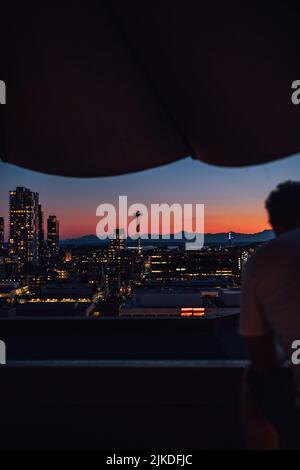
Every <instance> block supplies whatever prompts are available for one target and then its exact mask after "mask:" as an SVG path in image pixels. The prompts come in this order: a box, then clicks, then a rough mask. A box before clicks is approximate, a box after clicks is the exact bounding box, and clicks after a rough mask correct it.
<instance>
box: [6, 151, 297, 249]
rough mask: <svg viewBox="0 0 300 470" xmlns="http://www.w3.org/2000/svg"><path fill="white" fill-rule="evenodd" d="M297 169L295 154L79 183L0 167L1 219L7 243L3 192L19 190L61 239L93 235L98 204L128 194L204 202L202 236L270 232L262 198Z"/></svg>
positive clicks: (188, 162)
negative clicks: (29, 195) (251, 163)
mask: <svg viewBox="0 0 300 470" xmlns="http://www.w3.org/2000/svg"><path fill="white" fill-rule="evenodd" d="M299 170H300V156H299V155H296V156H294V157H291V158H288V159H283V160H281V161H278V162H274V163H271V164H267V165H261V166H255V167H247V168H239V169H223V168H216V167H212V166H209V165H206V164H203V163H199V162H195V161H193V160H192V159H185V160H181V161H179V162H177V163H174V164H172V165H167V166H164V167H161V168H157V169H153V170H148V171H145V172H141V173H136V174H129V175H124V176H119V177H111V178H95V179H82V180H81V179H75V178H62V177H55V176H49V175H43V174H39V173H35V172H31V171H28V170H24V169H22V168H18V167H15V166H13V165H8V164H4V163H0V172H1V175H2V180H1V188H0V217H1V216H3V217H5V238H6V240H7V235H8V193H9V191H11V190H14V189H15V188H16V187H17V186H24V187H28V188H30V190H32V191H34V192H38V193H39V195H40V201H41V204H42V206H43V211H44V213H45V220H46V219H47V218H48V216H49V215H53V214H55V215H56V216H57V218H58V219H59V220H60V221H61V227H60V233H61V239H62V240H63V239H68V238H79V237H81V236H84V235H90V234H95V231H96V225H97V222H98V218H97V217H96V208H97V206H98V204H100V203H103V202H106V203H112V204H116V201H117V198H118V197H119V196H120V195H122V194H124V195H125V194H127V195H128V197H129V201H130V203H136V202H138V203H141V204H145V205H149V204H152V203H157V204H158V203H159V204H162V203H169V204H173V203H176V202H177V203H181V204H184V203H196V202H197V203H198V202H199V203H204V204H205V207H206V216H205V233H220V232H230V231H234V232H241V233H256V232H260V231H263V230H265V229H268V228H270V227H269V225H268V220H267V215H266V213H265V210H264V200H265V198H266V196H267V194H268V193H269V192H270V191H271V190H272V189H273V188H274V187H275V186H276V185H277V184H278V183H279V182H281V181H284V180H287V179H295V175H297V174H300V171H299ZM153 181H154V182H155V185H154V184H153ZM173 231H174V232H176V231H177V230H176V228H175V229H174V230H173Z"/></svg>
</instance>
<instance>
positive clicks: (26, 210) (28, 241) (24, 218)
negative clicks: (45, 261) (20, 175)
mask: <svg viewBox="0 0 300 470" xmlns="http://www.w3.org/2000/svg"><path fill="white" fill-rule="evenodd" d="M38 207H39V195H38V193H34V192H32V191H30V189H27V188H22V187H17V188H16V190H15V191H11V192H10V193H9V255H10V256H11V257H14V258H17V260H18V269H19V271H22V270H23V269H24V268H25V267H26V266H30V265H38V263H39V209H38Z"/></svg>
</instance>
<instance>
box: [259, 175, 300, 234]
mask: <svg viewBox="0 0 300 470" xmlns="http://www.w3.org/2000/svg"><path fill="white" fill-rule="evenodd" d="M266 209H267V211H268V214H269V220H270V223H271V225H272V227H273V230H274V232H275V233H276V235H280V234H282V233H285V232H289V231H290V230H295V229H297V228H300V182H297V181H286V182H285V183H281V184H279V185H278V186H277V188H276V189H275V190H274V191H272V192H271V194H270V195H269V197H268V199H267V200H266Z"/></svg>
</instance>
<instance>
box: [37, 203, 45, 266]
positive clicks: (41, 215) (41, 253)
mask: <svg viewBox="0 0 300 470" xmlns="http://www.w3.org/2000/svg"><path fill="white" fill-rule="evenodd" d="M38 224H39V227H38V232H39V257H40V260H41V259H42V258H43V256H44V243H45V232H44V213H43V210H42V206H41V204H39V207H38Z"/></svg>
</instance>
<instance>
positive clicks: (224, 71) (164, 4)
mask: <svg viewBox="0 0 300 470" xmlns="http://www.w3.org/2000/svg"><path fill="white" fill-rule="evenodd" d="M298 10H299V7H298V9H297V11H296V10H295V6H294V5H293V3H291V2H287V1H276V0H275V1H274V0H273V1H272V2H269V3H266V2H249V3H248V2H225V1H220V2H211V1H207V2H200V1H199V0H184V1H183V0H163V1H159V2H158V1H157V2H155V1H153V0H152V1H150V0H139V1H138V0H128V1H124V0H107V1H100V0H90V1H79V0H73V1H72V2H64V3H62V2H57V3H56V2H40V1H39V2H38V1H32V2H22V3H21V2H20V3H19V2H14V1H10V2H6V5H1V17H2V19H1V31H0V52H1V56H0V79H1V80H4V81H5V82H6V87H7V104H6V106H1V125H2V128H1V136H2V139H3V141H2V145H1V153H2V154H1V158H2V160H4V161H7V162H10V163H14V164H17V165H21V166H24V167H26V168H30V169H33V170H38V171H43V172H47V173H52V174H60V175H67V176H82V177H90V176H105V175H114V174H120V173H126V172H132V171H138V170H142V169H146V168H150V167H154V166H158V165H162V164H166V163H170V162H172V161H175V160H177V159H179V158H183V157H186V156H189V155H190V156H193V157H194V158H197V159H200V160H202V161H205V162H208V163H210V164H217V165H224V166H240V165H250V164H257V163H263V162H267V161H270V160H273V159H276V158H280V157H284V156H287V155H291V154H293V153H296V152H298V151H299V150H300V132H299V131H300V106H299V107H297V106H295V105H293V104H292V101H291V95H292V90H291V84H292V82H293V81H294V80H297V79H300V54H299V51H300V40H299V38H300V33H299V28H298V23H297V21H298V18H299V15H298V13H299V11H298Z"/></svg>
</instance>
